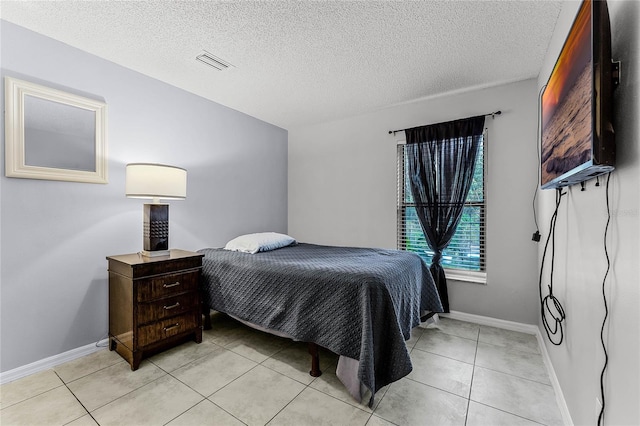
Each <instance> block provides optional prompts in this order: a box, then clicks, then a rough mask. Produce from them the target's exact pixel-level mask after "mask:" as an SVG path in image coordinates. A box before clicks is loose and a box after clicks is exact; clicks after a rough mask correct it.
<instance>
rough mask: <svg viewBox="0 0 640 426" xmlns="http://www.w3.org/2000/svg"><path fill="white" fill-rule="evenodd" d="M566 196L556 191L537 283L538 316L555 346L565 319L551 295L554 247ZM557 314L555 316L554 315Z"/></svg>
mask: <svg viewBox="0 0 640 426" xmlns="http://www.w3.org/2000/svg"><path fill="white" fill-rule="evenodd" d="M565 194H566V192H562V188H558V189H557V190H556V208H555V210H554V212H553V215H552V216H551V221H550V224H549V235H547V241H546V242H545V244H544V251H543V252H542V262H541V265H540V278H539V281H538V290H539V292H540V316H541V318H542V324H543V325H544V329H545V331H546V333H547V338H548V339H549V341H550V342H551V343H553V344H554V345H556V346H559V345H561V344H562V341H563V340H564V331H563V328H562V322H563V321H564V319H565V318H566V315H565V313H564V309H563V307H562V304H561V303H560V301H559V300H558V299H556V298H555V296H554V295H553V268H554V266H555V257H556V256H555V245H556V222H557V220H558V210H559V208H560V203H561V202H562V197H563V196H564V195H565ZM549 242H551V271H550V272H551V276H550V280H549V285H548V286H547V288H548V289H549V294H548V295H546V296H545V297H542V273H543V271H544V262H545V259H546V257H547V249H548V247H549ZM550 303H552V304H553V307H554V309H555V312H554V311H552V310H551V308H550V305H549V304H550ZM547 312H548V315H549V316H550V317H551V318H553V320H554V321H555V324H554V327H553V329H552V328H551V325H550V324H549V321H548V320H547ZM556 312H557V315H556ZM558 333H559V334H560V338H559V339H558V340H557V341H555V340H554V339H553V337H555V336H556V335H557V334H558Z"/></svg>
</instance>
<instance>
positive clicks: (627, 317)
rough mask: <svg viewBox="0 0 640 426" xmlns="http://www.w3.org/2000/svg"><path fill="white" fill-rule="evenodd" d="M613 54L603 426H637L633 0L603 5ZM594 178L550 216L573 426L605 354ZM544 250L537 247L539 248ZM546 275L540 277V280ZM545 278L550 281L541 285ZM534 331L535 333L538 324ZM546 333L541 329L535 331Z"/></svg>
mask: <svg viewBox="0 0 640 426" xmlns="http://www.w3.org/2000/svg"><path fill="white" fill-rule="evenodd" d="M608 5H609V12H610V15H611V27H612V33H613V35H612V39H613V57H614V59H616V60H620V61H621V62H622V72H621V85H620V87H619V88H618V89H617V90H616V92H615V108H614V112H615V118H614V127H615V131H616V144H617V147H616V150H617V167H616V170H615V172H614V173H613V174H612V176H611V188H610V190H611V199H610V203H611V214H612V218H611V224H610V229H609V235H608V238H607V244H608V249H609V255H610V257H611V259H612V269H611V272H610V275H609V278H608V279H607V282H606V295H607V299H608V304H609V310H610V313H609V314H610V317H609V320H608V322H607V327H606V335H605V336H606V342H607V347H608V352H609V366H608V369H607V373H606V375H605V379H606V380H605V395H606V400H605V401H606V416H605V424H609V425H637V424H640V411H639V410H640V409H639V406H640V405H639V404H638V401H640V350H639V347H638V344H639V340H640V314H639V312H640V271H639V269H638V268H639V264H640V262H639V259H640V251H639V249H638V241H639V240H640V230H639V227H638V222H639V219H638V218H639V216H640V192H639V191H638V188H639V186H640V150H639V149H638V144H639V140H640V120H639V117H640V74H639V72H638V69H639V67H640V32H639V30H638V23H639V22H640V3H638V2H635V1H611V0H610V1H609V2H608ZM578 7H579V3H578V2H567V3H565V4H564V7H563V10H562V13H561V15H560V18H559V20H558V23H557V25H556V30H555V32H554V35H553V39H552V41H551V45H550V48H549V51H548V53H547V56H546V59H545V65H544V67H543V69H542V72H541V73H540V76H539V79H538V87H542V85H544V84H545V83H546V81H547V79H548V76H549V74H550V72H551V69H552V68H553V65H554V63H555V60H556V58H557V56H558V54H559V51H560V49H561V47H562V43H563V42H564V39H565V37H566V35H567V33H568V31H569V28H570V26H571V23H572V22H573V18H574V17H575V14H576V13H577V10H578ZM600 181H601V186H600V187H595V186H594V183H595V182H594V181H591V182H589V183H588V184H587V190H586V191H585V192H580V188H579V186H578V187H574V188H570V189H569V190H568V193H567V196H566V197H564V199H563V205H562V207H561V209H560V213H559V216H558V222H557V229H556V266H555V278H554V294H555V295H556V297H557V298H558V299H559V300H560V302H561V303H562V304H563V306H564V309H565V311H566V313H567V319H566V321H565V324H564V327H565V335H566V339H565V342H564V343H563V344H562V345H561V346H558V347H556V346H553V345H551V344H550V343H548V342H547V350H548V352H549V355H550V357H551V361H552V363H553V367H554V370H555V372H556V375H557V376H558V380H559V382H560V385H561V387H562V390H563V394H564V397H565V400H566V402H567V405H568V408H569V411H570V413H571V417H572V419H573V422H574V423H575V424H576V425H583V424H596V421H597V414H596V412H597V410H596V398H599V397H600V384H599V380H600V371H601V370H602V366H603V363H604V355H603V351H602V347H601V344H600V328H601V325H602V320H603V318H604V305H603V298H602V280H603V278H604V274H605V270H606V259H605V254H604V248H603V237H604V228H605V224H606V220H607V215H606V202H605V194H606V193H605V186H604V184H603V179H601V180H600ZM554 201H555V196H554V191H541V193H540V199H539V204H538V205H539V212H540V219H541V221H542V223H543V224H544V226H543V235H544V236H546V235H547V232H548V222H549V219H550V217H551V214H552V213H553V210H554ZM540 248H542V247H540ZM546 276H547V277H548V272H547V275H546ZM546 281H548V279H546ZM541 330H542V327H541ZM543 334H544V331H543Z"/></svg>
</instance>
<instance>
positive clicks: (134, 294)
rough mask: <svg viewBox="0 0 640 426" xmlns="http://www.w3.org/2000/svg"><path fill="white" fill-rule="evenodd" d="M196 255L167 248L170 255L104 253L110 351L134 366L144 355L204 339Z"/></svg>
mask: <svg viewBox="0 0 640 426" xmlns="http://www.w3.org/2000/svg"><path fill="white" fill-rule="evenodd" d="M203 256H204V255H202V254H200V253H195V252H190V251H184V250H171V252H170V254H169V255H168V256H161V257H144V256H142V255H140V254H137V253H135V254H124V255H119V256H108V257H107V260H108V261H109V349H110V350H115V351H116V352H118V353H119V354H120V355H121V356H122V357H123V358H124V359H126V360H127V361H128V362H129V364H131V369H132V370H136V369H137V368H138V366H139V365H140V361H141V360H142V357H143V355H147V354H149V353H155V352H159V351H161V350H164V349H168V348H169V347H171V346H174V345H176V344H177V343H179V342H181V341H182V340H186V338H188V337H189V336H190V335H193V338H194V340H195V341H196V342H197V343H200V342H201V341H202V316H201V312H202V308H201V306H200V290H199V279H200V269H201V268H202V257H203Z"/></svg>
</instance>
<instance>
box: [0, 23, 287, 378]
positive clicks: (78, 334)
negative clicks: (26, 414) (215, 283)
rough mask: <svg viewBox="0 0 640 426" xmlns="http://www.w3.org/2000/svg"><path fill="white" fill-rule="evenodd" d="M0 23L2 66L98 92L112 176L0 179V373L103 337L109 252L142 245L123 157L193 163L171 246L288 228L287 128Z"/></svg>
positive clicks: (175, 214)
mask: <svg viewBox="0 0 640 426" xmlns="http://www.w3.org/2000/svg"><path fill="white" fill-rule="evenodd" d="M0 23H1V40H2V45H1V52H2V56H1V62H0V67H1V71H2V75H3V76H5V75H9V76H14V77H18V78H22V79H26V80H30V81H34V82H36V83H41V84H45V85H48V86H50V87H55V88H58V89H66V90H68V91H71V92H76V93H79V94H82V95H85V96H89V97H94V98H97V99H103V100H104V101H105V102H106V103H107V105H108V143H109V184H107V185H96V184H85V183H71V182H54V181H44V180H31V179H12V178H6V177H5V176H4V172H3V173H2V176H1V177H0V189H1V196H0V202H1V207H2V209H1V213H0V221H1V222H0V248H1V250H0V260H1V264H0V267H1V268H0V269H1V275H0V278H1V282H0V287H1V297H2V298H1V323H2V324H1V329H0V332H1V336H0V339H1V341H2V344H1V348H2V349H1V359H2V363H1V366H0V369H1V371H7V370H11V369H14V368H16V367H19V366H23V365H27V364H29V363H32V362H35V361H38V360H41V359H44V358H46V357H49V356H53V355H56V354H60V353H63V352H66V351H68V350H71V349H75V348H78V347H82V346H84V345H87V344H90V343H92V342H95V341H97V340H99V339H101V338H104V337H105V335H106V333H107V328H108V325H107V303H108V291H107V272H106V267H107V263H106V260H105V256H108V255H113V254H121V253H131V252H136V251H138V250H140V249H141V248H142V204H143V201H142V200H136V199H127V198H126V197H125V196H124V168H125V165H126V164H127V163H131V162H158V163H166V164H172V165H176V166H180V167H184V168H186V169H187V170H188V190H187V199H186V200H184V201H174V202H171V203H170V204H171V207H170V229H171V231H170V246H171V247H175V248H183V249H187V250H197V249H200V248H204V247H215V246H221V245H223V244H224V243H225V242H226V241H227V240H228V239H230V238H232V237H234V236H236V235H238V234H240V233H244V232H256V231H261V230H272V231H277V232H286V231H287V132H286V131H285V130H283V129H281V128H278V127H275V126H273V125H270V124H267V123H264V122H262V121H259V120H257V119H254V118H252V117H249V116H247V115H244V114H241V113H239V112H237V111H234V110H231V109H228V108H226V107H223V106H221V105H218V104H216V103H213V102H210V101H208V100H205V99H203V98H201V97H198V96H196V95H193V94H190V93H187V92H185V91H182V90H180V89H177V88H175V87H173V86H169V85H167V84H164V83H161V82H159V81H157V80H153V79H151V78H148V77H145V76H143V75H141V74H138V73H136V72H133V71H131V70H128V69H125V68H123V67H120V66H118V65H115V64H113V63H111V62H108V61H105V60H103V59H100V58H97V57H95V56H92V55H89V54H87V53H85V52H82V51H80V50H77V49H75V48H71V47H69V46H68V45H65V44H62V43H60V42H57V41H54V40H52V39H49V38H46V37H43V36H41V35H39V34H36V33H33V32H31V31H29V30H26V29H24V28H21V27H18V26H16V25H13V24H11V23H8V22H6V21H0ZM203 72H209V71H208V70H206V69H203ZM212 78H215V75H213V74H212ZM3 87H4V85H3ZM2 99H3V100H4V95H3V96H2ZM3 102H4V101H3ZM2 126H4V124H2ZM0 133H1V134H2V135H3V139H4V128H0ZM1 152H2V154H1V155H2V158H4V150H1ZM2 163H3V164H4V161H3V160H2Z"/></svg>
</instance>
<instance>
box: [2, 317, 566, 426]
mask: <svg viewBox="0 0 640 426" xmlns="http://www.w3.org/2000/svg"><path fill="white" fill-rule="evenodd" d="M212 317H213V319H212V320H213V329H212V330H208V331H205V333H204V337H203V342H202V343H201V344H199V345H198V344H195V343H193V342H188V343H185V344H183V345H180V346H178V347H176V348H173V349H171V350H168V351H166V352H163V353H161V354H158V355H155V356H153V357H151V358H149V359H147V360H145V361H143V362H142V364H141V366H140V368H139V369H138V370H137V371H135V372H132V371H131V370H130V368H129V364H127V363H126V362H125V361H124V360H123V359H122V358H121V357H120V356H119V355H117V354H116V353H115V352H110V351H108V350H107V349H103V350H100V351H98V352H95V353H93V354H91V355H87V356H85V357H83V358H80V359H77V360H74V361H71V362H68V363H66V364H62V365H59V366H57V367H55V368H54V369H52V370H48V371H44V372H41V373H37V374H34V375H32V376H29V377H25V378H23V379H20V380H16V381H15V382H12V383H8V384H5V385H3V386H2V387H0V424H2V425H3V426H9V425H20V424H25V425H67V424H68V425H74V426H84V425H95V424H100V425H165V424H166V425H172V426H177V425H265V424H269V425H323V424H324V425H365V424H366V425H369V426H371V425H375V426H384V425H394V424H395V425H467V426H474V425H536V424H538V425H539V424H544V425H557V424H562V419H561V415H560V411H559V409H558V406H557V403H556V399H555V395H554V391H553V388H552V387H551V384H550V381H549V376H548V374H547V371H546V369H545V366H544V363H543V361H542V356H541V355H540V350H539V348H538V343H537V341H536V338H535V336H533V335H528V334H523V333H517V332H513V331H507V330H502V329H498V328H493V327H485V326H479V325H477V324H472V323H467V322H462V321H456V320H452V319H447V318H442V319H441V320H440V323H439V325H438V326H437V327H433V326H429V328H420V327H419V328H416V329H415V330H414V332H413V333H412V338H411V340H409V341H408V342H407V346H408V348H409V349H410V351H411V358H412V362H413V367H414V370H413V371H412V372H411V374H410V375H409V376H407V377H405V378H403V379H402V380H399V381H397V382H395V383H392V384H391V385H389V386H387V387H386V388H384V389H382V390H381V391H380V392H379V393H378V394H377V395H376V404H375V405H374V409H373V410H371V409H370V408H369V407H367V406H366V405H362V404H359V403H358V402H356V401H355V400H353V399H352V398H351V397H350V396H349V394H347V393H346V391H345V389H344V387H343V386H342V384H341V383H340V381H339V380H338V378H337V377H336V376H335V374H334V372H335V367H336V364H337V356H336V355H334V354H332V353H330V352H327V351H323V352H322V353H321V368H322V370H323V375H322V376H320V377H318V378H313V377H311V376H309V374H308V370H309V367H310V360H309V355H308V354H307V350H306V349H307V348H306V345H305V344H301V343H294V342H291V341H289V340H286V339H281V338H278V337H275V336H271V335H269V334H265V333H261V332H258V331H255V330H253V329H250V328H247V327H245V326H244V325H241V324H239V323H238V322H236V321H234V320H232V319H230V318H228V317H226V316H224V315H221V314H215V313H214V314H213V315H212Z"/></svg>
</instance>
